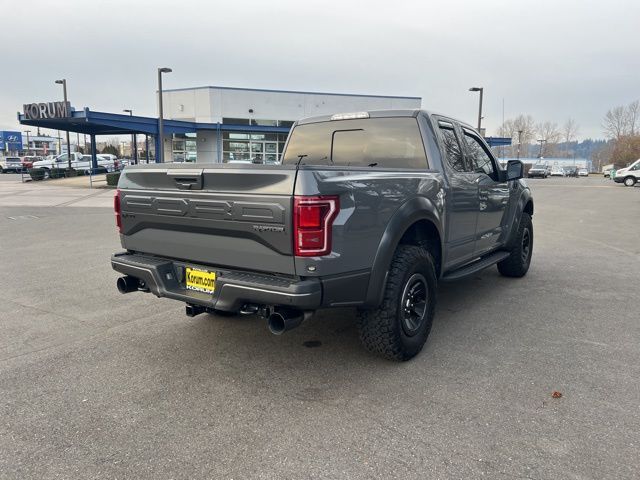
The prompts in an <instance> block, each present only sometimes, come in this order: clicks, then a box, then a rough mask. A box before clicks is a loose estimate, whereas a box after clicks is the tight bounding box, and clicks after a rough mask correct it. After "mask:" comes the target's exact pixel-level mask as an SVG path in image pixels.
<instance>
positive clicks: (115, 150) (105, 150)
mask: <svg viewBox="0 0 640 480" xmlns="http://www.w3.org/2000/svg"><path fill="white" fill-rule="evenodd" d="M100 153H109V154H111V155H115V156H116V157H118V156H119V155H120V152H119V151H118V147H116V146H114V145H111V144H108V145H105V146H104V147H103V148H102V151H101V152H100Z"/></svg>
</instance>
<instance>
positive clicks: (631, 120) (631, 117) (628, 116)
mask: <svg viewBox="0 0 640 480" xmlns="http://www.w3.org/2000/svg"><path fill="white" fill-rule="evenodd" d="M638 122H640V100H636V101H635V102H631V103H630V104H629V105H627V108H626V109H625V122H624V123H625V133H626V134H628V135H631V136H634V135H636V134H637V133H638Z"/></svg>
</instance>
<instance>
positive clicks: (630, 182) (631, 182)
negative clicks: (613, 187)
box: [624, 177, 636, 187]
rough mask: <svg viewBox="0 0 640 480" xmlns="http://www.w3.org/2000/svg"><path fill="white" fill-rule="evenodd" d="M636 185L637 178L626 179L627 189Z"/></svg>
mask: <svg viewBox="0 0 640 480" xmlns="http://www.w3.org/2000/svg"><path fill="white" fill-rule="evenodd" d="M635 184H636V179H635V177H627V178H625V179H624V185H625V187H633V186H634V185H635Z"/></svg>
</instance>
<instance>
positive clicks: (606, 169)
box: [602, 164, 613, 178]
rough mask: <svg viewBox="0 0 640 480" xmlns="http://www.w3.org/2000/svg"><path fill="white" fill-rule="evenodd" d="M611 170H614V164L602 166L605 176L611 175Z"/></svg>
mask: <svg viewBox="0 0 640 480" xmlns="http://www.w3.org/2000/svg"><path fill="white" fill-rule="evenodd" d="M611 170H613V164H609V165H604V166H603V167H602V175H603V176H604V177H605V178H606V177H609V176H611Z"/></svg>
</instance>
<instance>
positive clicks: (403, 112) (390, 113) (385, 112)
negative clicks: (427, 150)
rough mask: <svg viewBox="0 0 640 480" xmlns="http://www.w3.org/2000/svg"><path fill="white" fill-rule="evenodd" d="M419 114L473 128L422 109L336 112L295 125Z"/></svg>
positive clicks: (307, 119) (306, 119) (301, 120)
mask: <svg viewBox="0 0 640 480" xmlns="http://www.w3.org/2000/svg"><path fill="white" fill-rule="evenodd" d="M420 112H422V113H424V114H425V115H426V116H427V117H431V115H439V116H441V117H444V118H448V119H450V120H455V121H456V122H458V123H460V124H461V125H463V126H464V127H467V128H470V129H474V127H472V126H471V125H469V124H468V123H466V122H463V121H461V120H457V119H454V118H452V117H449V116H448V115H443V114H440V113H436V112H430V111H427V110H422V109H398V110H369V111H364V110H363V111H359V112H338V113H335V114H333V115H317V116H314V117H307V118H302V119H300V120H298V121H297V122H296V124H297V125H305V124H308V123H320V122H329V121H331V119H332V117H335V116H337V115H358V114H364V113H366V114H368V115H369V116H368V118H389V117H414V118H415V117H417V116H418V114H419V113H420ZM354 118H362V117H354ZM345 120H346V119H345Z"/></svg>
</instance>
